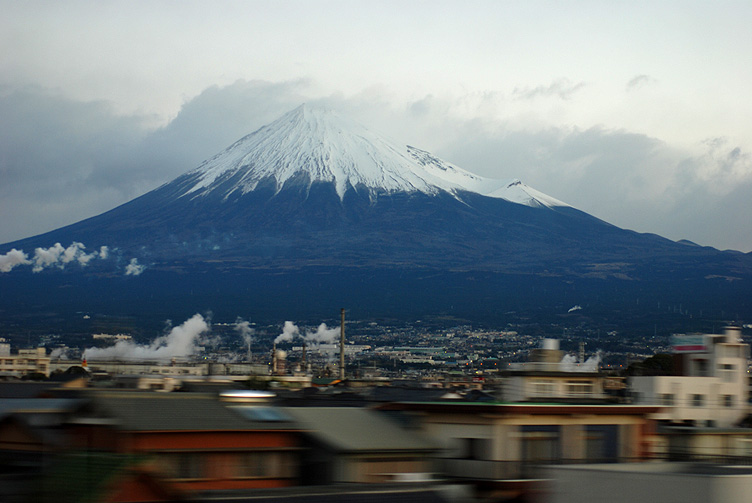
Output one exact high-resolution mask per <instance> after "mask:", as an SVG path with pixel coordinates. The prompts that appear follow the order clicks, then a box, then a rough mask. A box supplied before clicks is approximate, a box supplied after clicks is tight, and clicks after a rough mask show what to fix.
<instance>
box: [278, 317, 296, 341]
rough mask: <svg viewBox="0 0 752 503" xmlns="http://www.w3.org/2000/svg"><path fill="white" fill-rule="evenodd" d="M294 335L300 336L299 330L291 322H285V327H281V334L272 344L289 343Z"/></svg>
mask: <svg viewBox="0 0 752 503" xmlns="http://www.w3.org/2000/svg"><path fill="white" fill-rule="evenodd" d="M296 335H300V329H299V328H298V326H297V325H296V324H295V323H293V322H291V321H286V322H285V326H284V327H282V333H281V334H279V335H278V336H277V338H276V339H274V344H279V343H280V342H291V341H292V340H293V338H294V337H295V336H296Z"/></svg>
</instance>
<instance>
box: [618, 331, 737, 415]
mask: <svg viewBox="0 0 752 503" xmlns="http://www.w3.org/2000/svg"><path fill="white" fill-rule="evenodd" d="M740 336H741V329H740V328H737V327H730V328H727V329H726V333H724V334H722V335H718V334H698V335H680V336H674V338H673V340H672V345H673V352H674V370H675V372H674V373H675V374H676V375H671V376H635V377H632V379H631V388H632V391H633V394H634V399H635V402H634V403H635V404H650V405H662V406H664V407H663V409H662V411H661V412H659V413H658V414H656V416H655V419H657V420H663V421H666V422H671V423H682V424H688V425H695V426H717V427H722V428H728V427H732V426H734V425H736V424H738V423H739V421H740V420H741V419H743V418H744V417H745V416H746V415H747V413H748V407H747V399H748V376H749V374H748V373H747V360H748V358H749V346H748V345H747V344H744V343H742V342H741V338H740Z"/></svg>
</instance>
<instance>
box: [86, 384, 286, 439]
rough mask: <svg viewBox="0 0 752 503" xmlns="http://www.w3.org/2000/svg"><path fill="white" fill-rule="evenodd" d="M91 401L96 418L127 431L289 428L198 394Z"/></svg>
mask: <svg viewBox="0 0 752 503" xmlns="http://www.w3.org/2000/svg"><path fill="white" fill-rule="evenodd" d="M91 398H92V400H93V403H94V408H95V411H96V412H97V415H98V416H104V417H107V418H110V419H112V420H113V423H114V424H115V425H116V426H117V427H118V428H120V429H122V430H127V431H203V430H213V431H217V430H235V431H237V430H269V429H291V425H290V424H288V423H284V424H276V423H266V422H261V421H251V420H248V419H246V418H244V417H242V416H241V415H240V414H238V413H236V412H234V411H233V410H231V409H229V408H228V407H226V406H225V404H224V403H222V402H220V401H219V400H218V399H217V397H216V396H213V395H205V394H198V393H149V392H105V393H102V392H97V393H92V394H91Z"/></svg>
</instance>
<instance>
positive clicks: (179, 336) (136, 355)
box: [85, 314, 210, 360]
mask: <svg viewBox="0 0 752 503" xmlns="http://www.w3.org/2000/svg"><path fill="white" fill-rule="evenodd" d="M209 329H210V327H209V324H208V323H207V321H206V320H205V319H204V317H203V316H201V315H200V314H194V315H193V317H191V318H190V319H188V320H186V321H185V322H184V323H183V324H182V325H179V326H177V327H174V328H173V329H172V330H170V333H168V334H167V335H165V336H162V337H158V338H156V339H154V341H152V343H151V344H149V345H141V344H135V343H134V342H132V341H128V340H121V341H118V342H117V344H115V345H114V346H111V347H109V348H88V349H87V350H86V351H85V355H86V358H87V359H89V360H105V359H115V360H161V359H169V358H181V357H186V356H190V355H192V354H194V353H195V352H196V350H197V349H198V347H199V343H200V337H201V336H202V335H204V334H206V333H207V332H208V331H209Z"/></svg>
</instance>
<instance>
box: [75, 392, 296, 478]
mask: <svg viewBox="0 0 752 503" xmlns="http://www.w3.org/2000/svg"><path fill="white" fill-rule="evenodd" d="M86 395H87V397H88V398H89V399H90V400H91V411H90V413H88V414H86V415H82V416H80V417H78V418H76V419H74V420H72V421H70V423H69V424H68V430H69V432H70V434H71V435H72V436H73V438H74V443H75V445H76V446H77V447H79V448H81V449H83V450H86V451H91V450H98V451H106V452H112V453H120V454H129V455H143V456H147V457H148V458H149V459H150V460H151V461H152V462H153V464H154V466H155V468H156V469H157V471H158V472H159V473H161V475H162V477H163V478H164V479H165V480H167V481H169V482H170V483H172V485H173V486H174V487H176V488H178V489H180V490H184V491H190V492H196V491H205V490H213V489H252V488H270V487H286V486H291V485H296V484H297V483H298V479H299V476H300V473H299V472H300V467H299V462H298V458H299V456H298V450H299V449H300V435H299V428H298V427H297V426H296V425H294V424H292V423H290V422H287V421H283V422H270V421H254V420H251V419H248V418H246V417H243V416H241V415H240V414H238V413H236V412H234V411H233V410H231V409H230V408H228V407H226V406H225V404H224V403H222V402H221V401H220V400H219V399H218V398H217V397H216V396H215V395H205V394H199V393H156V392H130V391H124V392H118V391H108V392H94V391H92V392H88V393H86Z"/></svg>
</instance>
